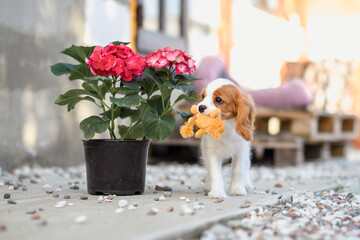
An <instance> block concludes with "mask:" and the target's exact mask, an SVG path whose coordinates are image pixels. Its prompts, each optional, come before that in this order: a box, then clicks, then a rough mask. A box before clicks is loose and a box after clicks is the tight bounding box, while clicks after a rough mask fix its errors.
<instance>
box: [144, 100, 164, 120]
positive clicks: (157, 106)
mask: <svg viewBox="0 0 360 240" xmlns="http://www.w3.org/2000/svg"><path fill="white" fill-rule="evenodd" d="M147 103H148V105H149V107H150V108H151V109H152V110H153V112H155V113H157V114H158V115H161V114H162V113H163V112H164V108H163V105H162V98H161V96H160V95H156V96H153V97H152V98H150V99H149V100H148V102H147Z"/></svg>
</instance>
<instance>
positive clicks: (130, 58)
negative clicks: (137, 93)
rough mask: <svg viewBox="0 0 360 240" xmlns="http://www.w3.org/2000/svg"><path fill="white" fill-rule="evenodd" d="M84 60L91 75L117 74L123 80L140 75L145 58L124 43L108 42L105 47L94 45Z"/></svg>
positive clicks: (129, 79)
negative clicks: (91, 51)
mask: <svg viewBox="0 0 360 240" xmlns="http://www.w3.org/2000/svg"><path fill="white" fill-rule="evenodd" d="M85 61H86V63H87V64H88V67H89V68H90V71H91V73H92V74H93V75H100V76H109V75H111V76H116V75H117V76H120V77H121V78H122V79H123V80H124V81H131V80H132V79H133V78H136V77H138V76H141V75H142V73H143V70H144V68H145V58H143V57H142V56H140V55H139V54H138V53H134V52H133V50H132V49H131V48H129V47H127V46H126V45H124V44H120V45H114V44H112V43H109V45H108V46H106V47H105V48H103V47H101V46H96V47H95V48H94V51H93V53H92V54H91V55H90V57H89V58H87V59H85Z"/></svg>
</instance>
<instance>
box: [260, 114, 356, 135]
mask: <svg viewBox="0 0 360 240" xmlns="http://www.w3.org/2000/svg"><path fill="white" fill-rule="evenodd" d="M272 118H276V119H278V122H279V125H280V126H279V132H280V133H289V134H291V135H293V136H299V137H303V138H304V139H305V141H307V142H320V141H329V142H338V141H344V140H350V139H353V138H356V136H357V132H358V130H357V129H358V122H357V118H356V116H354V115H346V114H330V113H324V112H304V111H275V110H271V109H259V110H258V111H257V116H256V128H257V132H259V133H263V134H270V131H269V130H270V129H269V126H270V125H269V121H270V119H272Z"/></svg>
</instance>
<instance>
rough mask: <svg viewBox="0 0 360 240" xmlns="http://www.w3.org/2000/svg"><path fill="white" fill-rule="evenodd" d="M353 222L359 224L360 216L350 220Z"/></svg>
mask: <svg viewBox="0 0 360 240" xmlns="http://www.w3.org/2000/svg"><path fill="white" fill-rule="evenodd" d="M352 220H353V221H354V222H360V216H356V217H354V218H353V219H352Z"/></svg>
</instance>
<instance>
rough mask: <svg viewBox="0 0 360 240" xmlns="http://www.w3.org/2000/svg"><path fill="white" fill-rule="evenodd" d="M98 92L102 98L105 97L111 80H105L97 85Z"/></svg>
mask: <svg viewBox="0 0 360 240" xmlns="http://www.w3.org/2000/svg"><path fill="white" fill-rule="evenodd" d="M98 89H99V91H98V92H99V94H100V96H101V97H102V99H105V95H106V93H108V92H109V91H110V89H111V82H110V81H105V82H103V83H102V84H101V85H100V86H99V87H98Z"/></svg>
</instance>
